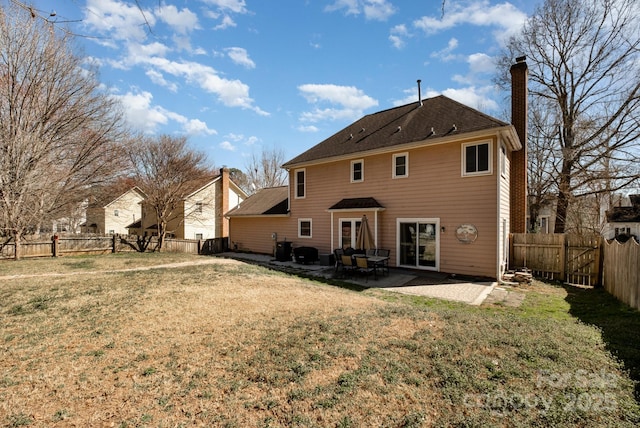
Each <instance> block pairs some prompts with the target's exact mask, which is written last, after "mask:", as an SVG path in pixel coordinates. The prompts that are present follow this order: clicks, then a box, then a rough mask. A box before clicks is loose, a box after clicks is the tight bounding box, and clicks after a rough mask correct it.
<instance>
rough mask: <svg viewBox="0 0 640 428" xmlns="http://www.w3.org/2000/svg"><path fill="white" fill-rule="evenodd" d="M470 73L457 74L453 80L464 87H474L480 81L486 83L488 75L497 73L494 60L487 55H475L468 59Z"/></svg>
mask: <svg viewBox="0 0 640 428" xmlns="http://www.w3.org/2000/svg"><path fill="white" fill-rule="evenodd" d="M467 63H468V64H469V72H468V73H467V74H466V75H461V74H455V75H453V77H452V78H451V79H452V80H453V81H454V82H458V83H460V84H462V85H468V86H470V85H474V84H477V83H478V82H479V81H484V80H485V77H486V76H487V75H492V74H494V73H495V72H496V68H495V67H496V66H495V63H494V59H493V58H492V57H490V56H489V55H487V54H485V53H475V54H471V55H469V56H468V57H467Z"/></svg>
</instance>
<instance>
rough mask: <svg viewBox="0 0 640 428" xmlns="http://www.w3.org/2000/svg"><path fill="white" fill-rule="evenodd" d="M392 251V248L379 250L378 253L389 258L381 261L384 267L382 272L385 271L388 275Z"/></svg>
mask: <svg viewBox="0 0 640 428" xmlns="http://www.w3.org/2000/svg"><path fill="white" fill-rule="evenodd" d="M390 253H391V251H390V250H377V255H378V256H379V257H387V259H386V260H385V261H384V262H382V263H381V265H380V267H381V268H382V274H384V273H385V271H386V272H387V275H388V274H389V254H390Z"/></svg>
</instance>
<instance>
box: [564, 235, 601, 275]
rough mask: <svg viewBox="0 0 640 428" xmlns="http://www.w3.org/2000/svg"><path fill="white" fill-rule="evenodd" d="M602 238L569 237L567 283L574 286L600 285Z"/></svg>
mask: <svg viewBox="0 0 640 428" xmlns="http://www.w3.org/2000/svg"><path fill="white" fill-rule="evenodd" d="M601 245H602V237H601V236H595V235H594V236H578V235H567V238H566V254H567V256H566V261H567V266H566V274H565V282H566V283H567V284H573V285H586V286H596V285H600V266H601V263H600V254H601V253H600V251H601V250H600V248H601Z"/></svg>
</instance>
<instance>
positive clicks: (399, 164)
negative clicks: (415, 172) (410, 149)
mask: <svg viewBox="0 0 640 428" xmlns="http://www.w3.org/2000/svg"><path fill="white" fill-rule="evenodd" d="M408 176H409V153H407V152H405V153H394V155H393V171H392V177H393V178H406V177H408Z"/></svg>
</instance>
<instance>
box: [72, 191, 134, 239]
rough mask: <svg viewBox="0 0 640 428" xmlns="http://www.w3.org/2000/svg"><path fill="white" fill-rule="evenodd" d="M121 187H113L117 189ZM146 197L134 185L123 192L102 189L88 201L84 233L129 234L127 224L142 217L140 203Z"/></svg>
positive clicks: (82, 226) (83, 226) (82, 228)
mask: <svg viewBox="0 0 640 428" xmlns="http://www.w3.org/2000/svg"><path fill="white" fill-rule="evenodd" d="M118 188H119V187H118V186H116V187H114V188H113V190H114V191H116V190H117V189H118ZM145 197H146V195H145V194H144V192H143V191H142V190H140V189H139V188H138V187H136V186H134V187H131V188H130V189H128V190H127V191H125V192H124V193H122V191H121V190H117V194H113V193H112V192H111V191H110V189H101V191H100V192H96V194H94V195H93V196H92V197H91V199H90V200H89V202H88V206H87V211H86V221H85V223H84V224H83V225H81V231H82V232H83V233H99V234H112V235H113V234H127V233H128V230H127V226H128V225H129V224H130V223H131V222H132V221H137V220H139V219H140V218H141V217H142V209H141V207H140V203H141V202H142V200H143V199H144V198H145Z"/></svg>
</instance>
